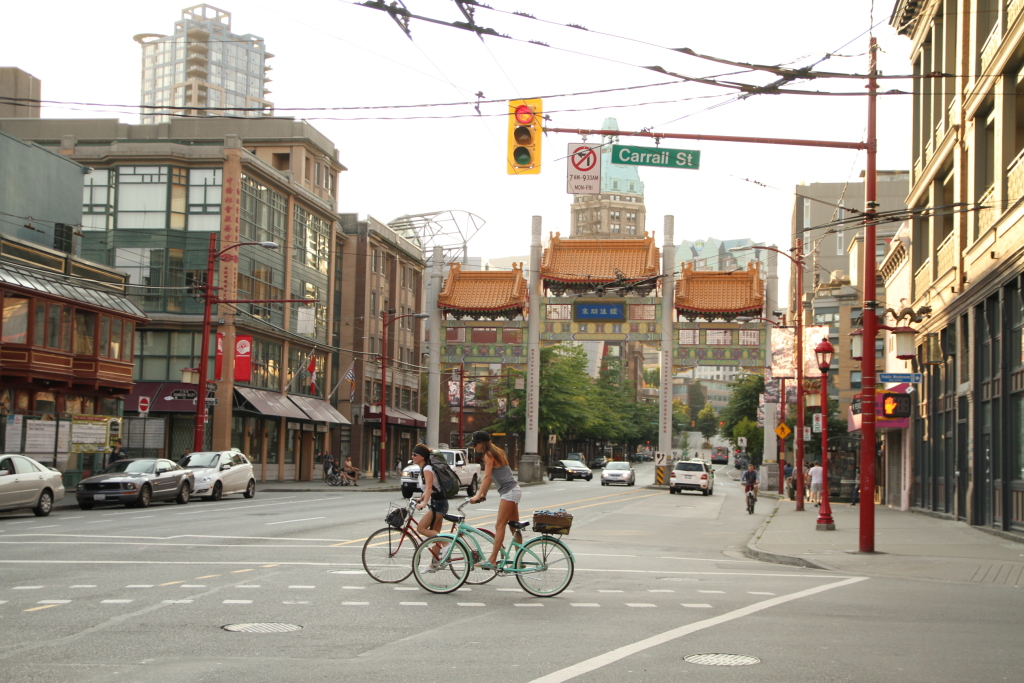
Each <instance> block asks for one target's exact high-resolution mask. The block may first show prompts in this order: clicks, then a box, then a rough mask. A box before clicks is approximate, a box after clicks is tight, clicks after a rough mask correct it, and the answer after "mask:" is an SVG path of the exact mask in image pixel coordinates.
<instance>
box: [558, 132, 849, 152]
mask: <svg viewBox="0 0 1024 683" xmlns="http://www.w3.org/2000/svg"><path fill="white" fill-rule="evenodd" d="M544 132H545V133H573V134H575V135H604V136H613V137H642V138H657V139H660V138H667V139H673V140H712V141H714V142H753V143H757V144H762V145H795V146H798V147H831V148H837V149H867V144H866V143H864V142H833V141H831V140H794V139H791V138H749V137H743V136H737V135H700V134H699V133H653V132H651V131H645V130H641V131H634V132H628V131H622V130H585V129H583V128H545V129H544Z"/></svg>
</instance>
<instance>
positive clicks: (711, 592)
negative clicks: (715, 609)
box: [697, 591, 725, 593]
mask: <svg viewBox="0 0 1024 683" xmlns="http://www.w3.org/2000/svg"><path fill="white" fill-rule="evenodd" d="M697 592H698V593H725V591H697Z"/></svg>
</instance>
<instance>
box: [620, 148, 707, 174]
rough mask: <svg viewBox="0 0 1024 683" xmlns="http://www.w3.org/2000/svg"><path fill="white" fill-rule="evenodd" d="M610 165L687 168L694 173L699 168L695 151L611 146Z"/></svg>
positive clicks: (698, 157) (697, 153)
mask: <svg viewBox="0 0 1024 683" xmlns="http://www.w3.org/2000/svg"><path fill="white" fill-rule="evenodd" d="M612 163H613V164H624V165H626V166H655V167H657V168H688V169H691V170H694V171H696V170H697V169H698V168H700V151H699V150H695V149H665V148H663V147H633V146H630V145H612Z"/></svg>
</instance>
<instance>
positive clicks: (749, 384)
mask: <svg viewBox="0 0 1024 683" xmlns="http://www.w3.org/2000/svg"><path fill="white" fill-rule="evenodd" d="M729 388H730V389H732V393H731V394H730V396H729V403H728V404H727V405H726V406H725V408H723V409H722V412H721V413H720V414H719V421H720V422H722V423H723V424H722V426H721V428H720V429H719V430H718V433H719V435H720V436H722V438H724V439H726V440H727V441H729V443H731V444H732V445H733V447H735V446H736V435H735V434H733V430H734V429H736V426H737V425H738V424H739V423H740V422H742V421H743V419H744V418H746V419H747V420H750V421H751V422H753V423H754V426H755V427H756V426H757V408H758V405H759V403H760V396H761V394H763V393H764V377H761V376H760V375H742V376H741V377H740V378H739V379H737V380H736V381H734V382H730V383H729ZM743 436H745V435H743ZM760 443H761V444H762V445H761V448H762V449H763V448H764V439H763V438H762V439H761V440H760ZM747 453H748V455H751V456H753V455H754V451H753V450H752V442H751V441H750V440H749V438H748V440H747ZM756 455H757V457H758V458H760V456H761V451H757V453H756Z"/></svg>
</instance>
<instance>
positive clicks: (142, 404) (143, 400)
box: [139, 396, 149, 413]
mask: <svg viewBox="0 0 1024 683" xmlns="http://www.w3.org/2000/svg"><path fill="white" fill-rule="evenodd" d="M139 412H140V413H148V412H149V396H140V397H139Z"/></svg>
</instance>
